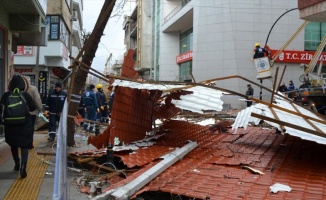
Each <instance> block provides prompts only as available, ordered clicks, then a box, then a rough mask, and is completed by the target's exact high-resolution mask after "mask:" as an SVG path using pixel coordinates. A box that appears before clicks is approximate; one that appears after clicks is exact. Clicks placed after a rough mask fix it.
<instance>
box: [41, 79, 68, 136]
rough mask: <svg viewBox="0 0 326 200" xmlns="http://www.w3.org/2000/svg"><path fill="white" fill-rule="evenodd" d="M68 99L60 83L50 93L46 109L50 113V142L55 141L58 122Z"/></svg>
mask: <svg viewBox="0 0 326 200" xmlns="http://www.w3.org/2000/svg"><path fill="white" fill-rule="evenodd" d="M66 97H67V93H66V92H64V91H63V90H62V84H61V83H60V82H57V83H55V85H54V89H53V90H52V91H51V92H50V93H49V95H48V98H47V101H46V106H45V109H46V110H47V111H48V112H49V138H48V140H49V141H50V142H52V141H54V138H55V135H56V131H57V122H59V121H60V115H61V112H62V109H63V106H64V103H65V100H66Z"/></svg>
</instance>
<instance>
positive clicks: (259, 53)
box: [253, 43, 269, 59]
mask: <svg viewBox="0 0 326 200" xmlns="http://www.w3.org/2000/svg"><path fill="white" fill-rule="evenodd" d="M268 55H269V53H268V51H267V50H266V49H265V48H263V47H260V44H259V43H256V44H255V49H254V55H253V59H256V58H263V57H266V56H268Z"/></svg>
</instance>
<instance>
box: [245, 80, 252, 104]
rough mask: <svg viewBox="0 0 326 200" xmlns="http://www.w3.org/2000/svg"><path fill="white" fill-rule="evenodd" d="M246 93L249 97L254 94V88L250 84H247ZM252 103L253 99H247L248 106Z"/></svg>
mask: <svg viewBox="0 0 326 200" xmlns="http://www.w3.org/2000/svg"><path fill="white" fill-rule="evenodd" d="M246 95H247V97H248V98H249V97H252V96H253V95H254V89H253V88H252V87H251V85H250V84H248V85H247V91H246ZM251 105H252V100H248V99H247V107H250V106H251Z"/></svg>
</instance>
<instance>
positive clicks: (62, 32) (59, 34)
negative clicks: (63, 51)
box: [47, 16, 70, 46]
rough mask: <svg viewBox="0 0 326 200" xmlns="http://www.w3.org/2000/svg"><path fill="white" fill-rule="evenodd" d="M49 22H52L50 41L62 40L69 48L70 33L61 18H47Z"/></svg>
mask: <svg viewBox="0 0 326 200" xmlns="http://www.w3.org/2000/svg"><path fill="white" fill-rule="evenodd" d="M47 21H49V22H50V34H49V40H61V41H62V42H63V43H64V44H65V45H66V46H68V44H69V35H70V33H69V32H68V28H67V27H66V25H65V23H64V22H63V20H61V18H60V16H47Z"/></svg>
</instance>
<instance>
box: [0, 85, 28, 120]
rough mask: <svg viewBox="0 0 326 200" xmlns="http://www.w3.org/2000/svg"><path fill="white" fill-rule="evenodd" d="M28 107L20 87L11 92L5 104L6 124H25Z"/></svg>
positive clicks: (4, 115) (4, 116) (4, 117)
mask: <svg viewBox="0 0 326 200" xmlns="http://www.w3.org/2000/svg"><path fill="white" fill-rule="evenodd" d="M26 112H28V107H27V103H26V100H25V98H24V96H23V95H22V93H21V92H20V91H19V89H18V88H15V89H14V91H13V92H11V93H10V94H9V96H8V98H7V100H6V102H5V105H4V113H3V119H4V124H24V123H25V120H26V119H25V118H26Z"/></svg>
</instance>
